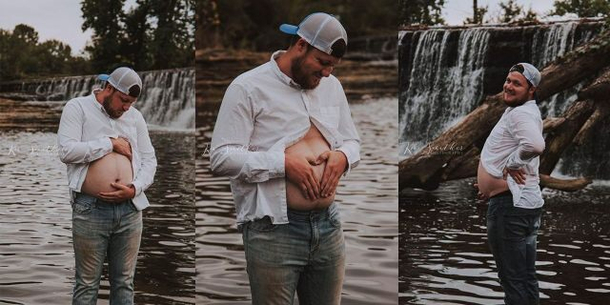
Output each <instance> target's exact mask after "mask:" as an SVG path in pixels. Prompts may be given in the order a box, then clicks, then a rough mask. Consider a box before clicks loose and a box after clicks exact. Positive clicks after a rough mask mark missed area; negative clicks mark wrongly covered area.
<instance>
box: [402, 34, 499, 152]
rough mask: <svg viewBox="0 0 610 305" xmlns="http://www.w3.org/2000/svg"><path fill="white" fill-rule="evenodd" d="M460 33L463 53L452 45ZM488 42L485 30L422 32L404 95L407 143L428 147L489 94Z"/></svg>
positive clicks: (403, 113)
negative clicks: (484, 80)
mask: <svg viewBox="0 0 610 305" xmlns="http://www.w3.org/2000/svg"><path fill="white" fill-rule="evenodd" d="M455 34H457V35H459V38H458V42H457V46H456V47H457V49H456V50H452V49H451V48H450V43H449V40H450V37H451V36H452V35H455ZM488 39H489V33H488V32H487V30H486V29H485V28H474V29H468V30H465V31H460V32H456V31H450V30H442V29H435V30H430V31H426V32H424V33H422V35H421V36H420V38H419V42H418V44H417V48H416V50H415V57H414V59H413V64H412V68H411V73H410V77H409V79H410V84H409V88H408V90H407V92H406V94H404V95H403V97H404V99H405V101H404V103H403V107H402V108H403V109H402V113H401V118H402V120H401V126H403V127H404V128H402V130H403V133H402V136H403V140H406V141H410V142H427V141H429V140H430V139H431V138H432V137H434V136H435V135H437V134H438V132H439V131H440V130H443V129H444V128H445V127H447V126H448V125H450V124H452V122H454V121H456V120H458V119H459V118H460V117H462V116H463V115H464V114H465V113H468V112H470V111H471V110H472V109H473V107H475V106H476V104H477V102H478V101H479V100H480V99H481V97H482V94H483V91H482V90H481V89H482V88H481V87H482V78H483V67H484V62H485V52H486V50H487V45H488ZM454 52H457V54H455V53H454ZM452 57H456V58H455V59H453V58H452ZM452 62H454V63H455V64H452Z"/></svg>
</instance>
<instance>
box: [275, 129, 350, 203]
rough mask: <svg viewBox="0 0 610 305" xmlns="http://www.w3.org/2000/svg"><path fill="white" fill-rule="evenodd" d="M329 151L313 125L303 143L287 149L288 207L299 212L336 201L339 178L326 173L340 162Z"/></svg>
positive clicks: (328, 147)
mask: <svg viewBox="0 0 610 305" xmlns="http://www.w3.org/2000/svg"><path fill="white" fill-rule="evenodd" d="M329 149H330V145H329V144H328V142H327V141H326V140H325V139H324V137H323V136H322V134H321V133H320V131H319V130H318V129H317V128H316V126H315V124H313V123H312V124H311V127H310V128H309V130H308V131H307V133H306V134H305V136H304V137H303V138H302V139H301V140H300V141H299V142H297V143H295V144H294V145H292V146H290V147H288V148H286V150H285V155H286V178H287V179H286V199H287V202H288V207H290V208H292V209H296V210H314V209H322V208H325V207H327V206H329V205H330V204H331V203H332V202H333V201H334V199H335V188H336V184H337V183H338V178H337V179H335V178H336V177H335V176H334V175H331V173H330V172H326V171H327V170H328V164H331V163H334V162H335V161H336V160H337V158H336V155H334V154H333V152H330V150H329ZM340 154H342V153H340ZM332 172H333V173H334V172H336V170H333V171H332ZM335 182H336V183H335ZM333 183H334V184H333Z"/></svg>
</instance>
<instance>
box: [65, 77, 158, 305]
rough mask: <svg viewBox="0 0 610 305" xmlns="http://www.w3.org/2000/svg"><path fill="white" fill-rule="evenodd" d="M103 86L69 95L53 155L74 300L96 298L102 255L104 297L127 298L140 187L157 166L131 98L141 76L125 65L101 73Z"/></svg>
mask: <svg viewBox="0 0 610 305" xmlns="http://www.w3.org/2000/svg"><path fill="white" fill-rule="evenodd" d="M99 78H100V79H101V80H104V81H105V85H104V88H103V89H97V90H94V91H93V93H92V94H91V95H89V96H85V97H79V98H74V99H72V100H70V101H69V102H68V103H67V104H66V106H65V107H64V110H63V113H62V115H61V121H60V123H59V130H58V131H57V135H58V146H59V158H60V159H61V161H62V162H63V163H66V165H67V171H68V183H69V188H70V195H71V202H72V209H73V211H72V238H73V244H74V256H75V265H76V267H75V269H76V275H75V281H76V283H75V285H74V294H73V297H72V303H73V304H96V302H97V295H98V289H99V285H100V277H101V273H102V266H103V263H104V260H105V259H106V258H107V259H108V270H109V277H108V278H109V281H110V304H121V305H122V304H133V291H134V284H133V279H134V274H135V268H136V259H137V257H138V250H139V247H140V238H141V236H142V212H141V211H142V210H143V209H145V208H146V207H148V206H149V203H148V199H147V198H146V195H144V191H145V190H146V189H147V188H148V187H149V186H150V185H151V184H152V182H153V178H154V176H155V171H156V167H157V160H156V158H155V150H154V148H153V146H152V143H151V141H150V138H149V136H148V129H147V127H146V122H145V121H144V118H143V117H142V114H141V113H140V112H139V111H138V110H137V109H135V108H133V107H131V105H132V104H133V103H134V102H135V101H136V99H137V98H138V96H139V95H140V92H141V90H142V81H141V79H140V77H139V76H138V74H137V73H136V72H135V71H133V70H132V69H130V68H126V67H121V68H117V69H116V70H114V71H113V72H112V74H110V75H104V74H103V75H100V76H99Z"/></svg>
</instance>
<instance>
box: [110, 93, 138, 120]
mask: <svg viewBox="0 0 610 305" xmlns="http://www.w3.org/2000/svg"><path fill="white" fill-rule="evenodd" d="M109 90H111V91H112V93H110V94H109V95H108V96H106V97H105V98H104V101H103V103H102V105H103V106H104V110H106V113H108V115H109V116H110V117H111V118H113V119H118V118H120V117H121V116H122V115H123V113H125V112H126V111H127V110H129V107H131V105H132V104H133V103H134V102H135V101H136V98H135V97H133V96H129V95H127V94H124V93H123V92H120V91H118V90H116V89H114V88H110V89H109Z"/></svg>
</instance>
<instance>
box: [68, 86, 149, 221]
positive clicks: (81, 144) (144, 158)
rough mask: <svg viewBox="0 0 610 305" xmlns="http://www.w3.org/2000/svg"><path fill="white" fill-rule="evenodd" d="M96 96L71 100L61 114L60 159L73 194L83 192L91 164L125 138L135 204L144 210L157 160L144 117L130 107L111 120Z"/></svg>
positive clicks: (146, 205) (147, 204)
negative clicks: (64, 165) (127, 143)
mask: <svg viewBox="0 0 610 305" xmlns="http://www.w3.org/2000/svg"><path fill="white" fill-rule="evenodd" d="M94 93H95V91H94ZM94 93H92V94H91V95H89V96H84V97H78V98H74V99H72V100H70V101H69V102H68V103H66V105H65V106H64V109H63V112H62V114H61V121H60V123H59V130H58V131H57V142H58V148H59V158H60V159H61V162H63V163H66V165H67V172H68V187H69V188H70V194H72V192H80V191H81V187H82V185H83V182H85V177H86V176H87V170H88V169H89V163H91V162H93V161H95V160H97V159H99V158H101V157H103V156H105V155H106V154H108V153H110V152H112V142H111V141H110V138H117V137H124V138H126V139H127V140H128V141H129V144H130V145H131V153H132V160H131V165H132V169H133V172H134V179H133V182H132V184H133V186H134V188H135V191H136V194H135V197H134V198H133V199H132V201H133V203H134V205H135V206H136V208H137V209H138V210H142V209H145V208H146V207H148V206H149V205H150V204H149V202H148V199H147V198H146V195H145V194H144V191H145V190H146V189H147V188H148V187H149V186H150V185H151V184H152V182H153V179H154V177H155V171H156V169H157V159H156V157H155V150H154V148H153V146H152V143H151V141H150V137H149V136H148V128H147V127H146V122H145V121H144V117H143V116H142V114H141V113H140V111H138V110H137V109H135V108H133V107H130V108H129V110H128V111H126V112H124V113H123V115H121V117H119V118H118V119H112V118H111V117H110V116H108V114H107V113H106V111H105V110H104V107H103V106H102V105H101V104H100V103H99V102H98V101H97V100H96V99H95V94H94Z"/></svg>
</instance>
